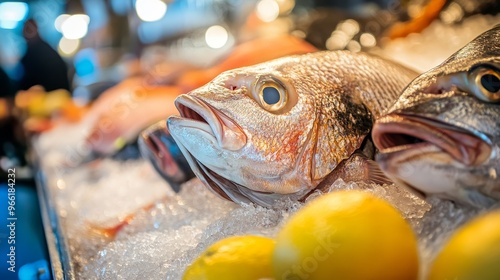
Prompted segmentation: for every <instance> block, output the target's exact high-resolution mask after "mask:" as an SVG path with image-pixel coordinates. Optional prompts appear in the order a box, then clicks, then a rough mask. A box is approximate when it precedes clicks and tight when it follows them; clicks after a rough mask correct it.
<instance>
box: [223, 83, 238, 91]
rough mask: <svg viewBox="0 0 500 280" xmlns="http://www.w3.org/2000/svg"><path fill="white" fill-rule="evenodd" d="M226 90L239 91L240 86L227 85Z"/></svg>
mask: <svg viewBox="0 0 500 280" xmlns="http://www.w3.org/2000/svg"><path fill="white" fill-rule="evenodd" d="M226 88H228V89H230V90H237V89H238V88H239V86H237V85H235V84H226Z"/></svg>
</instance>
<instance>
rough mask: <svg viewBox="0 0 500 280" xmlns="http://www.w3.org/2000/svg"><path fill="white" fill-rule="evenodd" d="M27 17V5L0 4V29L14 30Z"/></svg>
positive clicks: (17, 3)
mask: <svg viewBox="0 0 500 280" xmlns="http://www.w3.org/2000/svg"><path fill="white" fill-rule="evenodd" d="M27 15H28V4H26V3H24V2H2V3H0V28H4V29H14V28H16V27H17V25H18V24H19V22H21V21H23V20H24V19H25V18H26V16H27Z"/></svg>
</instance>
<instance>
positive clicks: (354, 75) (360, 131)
mask: <svg viewBox="0 0 500 280" xmlns="http://www.w3.org/2000/svg"><path fill="white" fill-rule="evenodd" d="M416 75H417V74H416V73H415V72H413V71H412V70H409V69H407V68H405V67H403V66H400V65H399V64H396V63H394V62H391V61H387V60H384V59H382V58H379V57H375V56H371V55H368V54H363V53H350V52H347V51H339V52H326V51H325V52H316V53H310V54H305V55H295V56H289V57H285V58H281V59H276V60H273V61H270V62H266V63H262V64H257V65H254V66H250V67H245V68H239V69H234V70H230V71H227V72H224V73H222V74H221V75H219V76H218V77H216V78H215V79H214V80H212V81H211V82H210V83H208V84H206V85H205V86H203V87H201V88H198V89H196V90H193V91H191V92H190V93H188V94H184V95H181V96H179V97H178V98H177V99H176V101H175V104H176V106H177V108H178V110H179V112H180V116H172V117H170V118H169V119H168V130H169V131H170V133H171V135H172V137H173V138H174V139H175V141H176V143H177V144H178V146H179V148H180V150H181V151H182V153H183V154H184V156H185V157H186V159H187V161H188V163H189V165H190V167H191V169H192V170H193V172H194V173H195V175H196V176H197V177H199V178H200V179H201V181H202V182H203V183H204V184H205V185H206V186H208V187H209V188H210V189H212V190H213V191H215V192H216V193H217V194H219V195H220V196H222V197H224V198H226V199H229V200H233V201H235V202H255V203H257V204H260V205H264V206H271V205H273V204H274V203H275V201H276V199H279V198H283V197H290V198H292V199H301V198H303V197H304V196H306V195H307V194H309V193H310V192H311V191H313V190H314V189H315V188H316V187H317V186H318V184H320V183H321V182H322V181H324V180H325V178H327V177H329V176H331V174H333V173H335V176H336V177H343V178H346V176H347V178H352V177H353V176H350V177H349V174H346V172H344V171H346V170H349V168H351V169H352V165H349V164H348V163H355V164H358V163H362V162H363V161H362V160H360V159H361V158H362V157H359V153H358V152H360V149H362V148H363V147H362V144H363V141H364V140H365V138H366V136H369V133H370V130H371V128H372V125H373V122H374V120H375V118H377V117H378V116H380V115H381V114H382V112H383V111H384V110H385V109H387V108H388V107H389V106H390V105H391V104H392V103H393V102H394V101H395V100H396V99H397V97H398V96H399V93H400V92H401V90H402V89H403V88H404V86H405V85H407V84H408V83H409V82H410V81H411V80H412V79H413V78H414V77H416ZM368 150H369V149H365V150H363V151H361V154H363V152H364V151H368ZM366 153H368V154H370V153H372V152H369V151H368V152H366ZM366 153H365V154H366ZM355 155H356V156H355ZM369 156H371V155H369ZM375 169H376V168H373V170H372V168H371V166H370V165H368V169H367V172H366V173H363V172H361V173H362V174H361V175H360V176H365V175H366V176H365V177H367V178H368V177H372V178H373V179H374V180H375V178H376V177H377V176H378V175H379V174H376V173H377V172H375ZM372 171H374V172H372ZM380 174H381V172H380ZM351 175H352V174H351ZM356 176H358V175H356ZM357 179H359V180H362V179H363V178H357ZM368 179H369V178H368Z"/></svg>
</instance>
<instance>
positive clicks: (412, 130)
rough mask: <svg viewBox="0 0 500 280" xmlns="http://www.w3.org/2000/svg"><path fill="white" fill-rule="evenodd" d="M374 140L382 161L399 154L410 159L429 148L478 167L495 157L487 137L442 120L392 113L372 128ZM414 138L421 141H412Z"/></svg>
mask: <svg viewBox="0 0 500 280" xmlns="http://www.w3.org/2000/svg"><path fill="white" fill-rule="evenodd" d="M405 137H406V138H405ZM372 138H373V142H374V144H375V146H376V147H377V148H378V149H379V151H380V153H381V156H380V157H379V159H382V158H387V157H390V156H391V155H393V156H396V155H397V154H399V156H405V155H407V156H411V155H412V154H413V153H415V150H416V149H420V150H422V151H425V150H426V149H428V148H427V147H428V146H436V147H438V148H439V149H441V151H443V152H445V153H447V154H449V155H450V156H451V157H452V158H454V159H455V160H457V161H458V162H460V163H462V164H464V165H466V166H477V165H480V164H482V163H484V162H485V161H487V160H488V159H489V158H490V156H491V154H492V147H491V143H489V142H488V141H486V140H484V139H487V137H486V136H485V135H480V136H478V135H475V134H473V133H472V132H470V131H468V130H466V129H463V128H459V127H456V126H453V125H450V124H447V123H444V122H442V121H439V120H436V119H432V118H427V117H424V116H418V115H412V114H404V113H393V114H388V115H386V116H384V117H381V118H380V119H378V120H377V122H376V123H375V125H374V126H373V130H372ZM412 139H415V140H419V142H417V143H411V142H409V141H410V140H412ZM399 156H398V157H399Z"/></svg>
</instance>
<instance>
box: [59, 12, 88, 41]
mask: <svg viewBox="0 0 500 280" xmlns="http://www.w3.org/2000/svg"><path fill="white" fill-rule="evenodd" d="M89 22H90V18H89V16H87V15H82V14H78V15H72V16H70V17H69V18H67V19H66V20H65V21H64V22H63V23H62V25H61V31H62V34H63V36H64V37H66V38H68V39H80V38H83V37H85V35H87V32H88V26H89Z"/></svg>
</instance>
